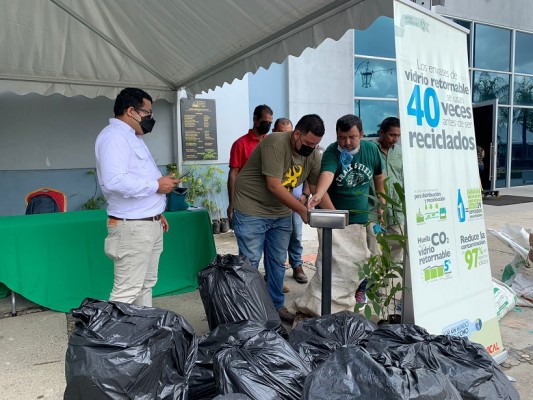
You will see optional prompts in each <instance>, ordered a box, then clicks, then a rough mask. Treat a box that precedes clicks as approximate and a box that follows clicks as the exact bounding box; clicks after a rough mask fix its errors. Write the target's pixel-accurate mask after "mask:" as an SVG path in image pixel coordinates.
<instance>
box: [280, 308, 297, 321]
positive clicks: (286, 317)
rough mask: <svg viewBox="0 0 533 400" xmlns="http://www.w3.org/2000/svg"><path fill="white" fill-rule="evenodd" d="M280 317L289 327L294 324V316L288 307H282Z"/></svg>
mask: <svg viewBox="0 0 533 400" xmlns="http://www.w3.org/2000/svg"><path fill="white" fill-rule="evenodd" d="M278 315H279V318H280V319H281V320H282V321H283V322H285V323H287V324H289V325H292V323H293V322H294V314H293V313H291V312H290V311H289V310H287V307H285V306H283V307H281V308H280V309H279V310H278Z"/></svg>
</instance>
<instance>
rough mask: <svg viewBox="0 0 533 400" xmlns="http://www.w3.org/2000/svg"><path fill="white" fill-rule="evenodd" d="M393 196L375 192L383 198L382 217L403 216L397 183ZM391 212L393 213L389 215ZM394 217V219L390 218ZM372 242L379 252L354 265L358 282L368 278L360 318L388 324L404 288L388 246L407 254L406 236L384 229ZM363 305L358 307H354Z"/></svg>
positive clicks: (399, 267) (400, 271)
mask: <svg viewBox="0 0 533 400" xmlns="http://www.w3.org/2000/svg"><path fill="white" fill-rule="evenodd" d="M393 187H394V191H395V196H391V194H389V193H387V185H385V193H378V194H379V196H381V197H382V198H384V199H385V201H386V202H387V204H383V203H381V202H380V201H377V204H379V207H381V208H382V209H383V215H387V213H389V215H390V214H392V215H397V214H398V213H400V212H401V213H403V215H405V193H404V190H403V187H402V186H401V185H400V184H399V183H394V185H393ZM391 211H394V212H392V213H391ZM393 218H394V217H393ZM392 224H397V225H400V226H402V225H401V224H400V221H392ZM376 240H377V242H378V244H379V246H380V248H381V253H380V254H376V255H373V256H371V257H370V258H369V259H368V260H367V261H366V262H365V263H363V264H358V266H359V279H361V280H362V279H364V278H365V277H366V278H368V285H367V288H366V297H367V303H366V304H365V305H364V315H365V317H366V318H368V319H371V317H372V314H375V315H377V316H378V317H379V318H380V319H381V320H384V321H388V322H390V321H391V316H392V315H393V314H395V309H396V304H397V301H398V299H399V297H400V295H401V294H402V293H403V291H404V290H406V289H407V288H405V287H404V286H403V263H402V262H399V261H395V260H394V259H393V257H392V255H391V251H392V245H393V244H398V245H400V246H401V247H402V249H403V250H404V252H405V253H406V254H407V236H406V235H405V234H404V231H403V230H402V231H401V234H390V233H387V232H386V231H385V230H383V231H381V232H379V233H378V234H377V237H376ZM359 306H363V304H358V305H357V306H356V307H359Z"/></svg>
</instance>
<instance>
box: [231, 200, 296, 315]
mask: <svg viewBox="0 0 533 400" xmlns="http://www.w3.org/2000/svg"><path fill="white" fill-rule="evenodd" d="M233 231H234V232H235V236H236V238H237V244H238V245H239V255H241V256H246V257H248V259H249V260H250V263H251V264H252V265H253V266H254V267H256V268H258V266H259V260H261V254H262V253H263V252H264V255H265V258H264V264H265V273H266V284H267V288H268V293H269V294H270V297H271V299H272V302H273V303H274V307H275V308H276V310H279V309H280V308H281V307H283V304H284V303H285V295H284V294H283V278H284V277H285V259H286V255H287V248H288V246H289V238H290V236H291V232H292V220H291V216H290V215H288V216H286V217H278V218H268V217H255V216H253V215H248V214H244V213H241V212H239V211H237V210H234V212H233Z"/></svg>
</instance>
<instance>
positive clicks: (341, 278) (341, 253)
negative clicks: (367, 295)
mask: <svg viewBox="0 0 533 400" xmlns="http://www.w3.org/2000/svg"><path fill="white" fill-rule="evenodd" d="M318 243H319V244H318V245H319V247H318V254H317V258H316V263H315V267H316V273H315V274H314V275H313V277H312V278H311V280H310V281H309V284H308V285H307V288H306V289H305V292H304V294H303V296H302V297H300V298H298V299H296V301H295V302H294V305H295V307H296V309H297V310H298V311H300V312H302V313H304V314H307V315H312V316H318V315H321V312H322V230H321V229H319V230H318ZM331 253H332V257H331V258H332V260H331V312H332V313H336V312H339V311H353V310H354V307H355V289H357V286H359V283H360V281H361V280H362V279H359V266H358V265H357V264H363V263H364V262H366V260H367V259H368V258H369V257H370V251H369V250H368V246H367V242H366V229H365V227H364V226H363V225H359V224H353V225H348V226H347V227H346V228H345V229H333V230H332V251H331Z"/></svg>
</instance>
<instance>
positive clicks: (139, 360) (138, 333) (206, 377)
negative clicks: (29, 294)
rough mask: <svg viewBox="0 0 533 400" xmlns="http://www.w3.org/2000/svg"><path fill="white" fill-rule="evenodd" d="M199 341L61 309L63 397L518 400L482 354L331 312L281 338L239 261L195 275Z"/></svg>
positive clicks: (129, 320)
mask: <svg viewBox="0 0 533 400" xmlns="http://www.w3.org/2000/svg"><path fill="white" fill-rule="evenodd" d="M199 284H200V286H199V289H200V294H201V297H202V302H203V304H204V307H205V311H206V315H207V319H208V323H209V328H210V329H211V332H209V333H208V334H207V335H205V336H201V337H197V336H196V334H195V332H194V330H193V328H192V327H191V325H190V324H189V323H188V322H187V321H186V320H185V319H184V318H183V317H181V316H179V315H177V314H175V313H173V312H171V311H167V310H162V309H158V308H149V307H140V306H135V305H130V304H124V303H119V302H105V301H98V300H94V299H86V300H85V301H84V302H83V303H82V304H81V305H80V307H79V308H77V309H75V310H72V315H73V316H74V317H75V318H76V329H75V332H74V333H73V334H72V335H71V337H70V339H69V346H68V350H67V354H66V380H67V387H66V390H65V396H64V398H65V399H94V400H99V399H139V400H141V399H142V400H148V399H191V400H195V399H217V400H222V399H226V400H245V399H257V400H270V399H272V400H274V399H276V400H277V399H294V400H296V399H309V400H311V399H313V400H322V399H324V400H337V399H338V400H340V399H343V400H344V399H367V400H368V399H376V400H384V399H417V400H448V399H449V400H455V399H486V400H489V399H490V400H495V399H519V395H518V393H517V392H516V390H515V389H514V387H513V386H512V384H511V383H510V381H509V380H508V379H507V377H506V376H505V374H504V373H503V372H502V371H501V369H500V367H499V366H498V365H497V364H496V363H495V362H494V360H493V359H492V357H491V356H490V355H489V354H488V353H487V352H486V350H485V349H484V348H483V346H481V345H478V344H476V343H471V342H470V341H469V340H467V339H464V338H458V337H452V336H435V335H430V334H429V333H428V332H426V331H425V330H424V329H423V328H421V327H418V326H416V325H405V324H397V325H382V326H380V327H378V326H377V325H375V324H374V323H372V322H370V321H368V320H367V319H365V318H364V317H362V316H360V315H358V314H354V313H351V312H341V313H337V314H332V315H327V316H323V317H318V318H313V319H307V320H303V321H301V322H300V323H299V324H298V325H297V326H296V327H295V328H294V329H293V330H292V332H291V334H290V336H287V331H286V330H285V328H284V327H283V325H282V323H281V321H280V319H279V317H278V314H277V312H276V310H275V309H274V306H273V304H272V302H271V300H270V298H269V296H268V293H267V290H266V286H265V283H264V281H263V279H262V277H261V275H260V274H259V273H258V271H257V269H255V268H253V267H252V266H251V265H250V263H249V262H248V260H246V258H244V257H240V256H233V255H226V256H220V255H219V256H217V258H216V259H215V261H214V262H213V263H212V264H211V265H210V266H208V267H207V268H206V269H205V270H203V271H201V272H200V273H199Z"/></svg>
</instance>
